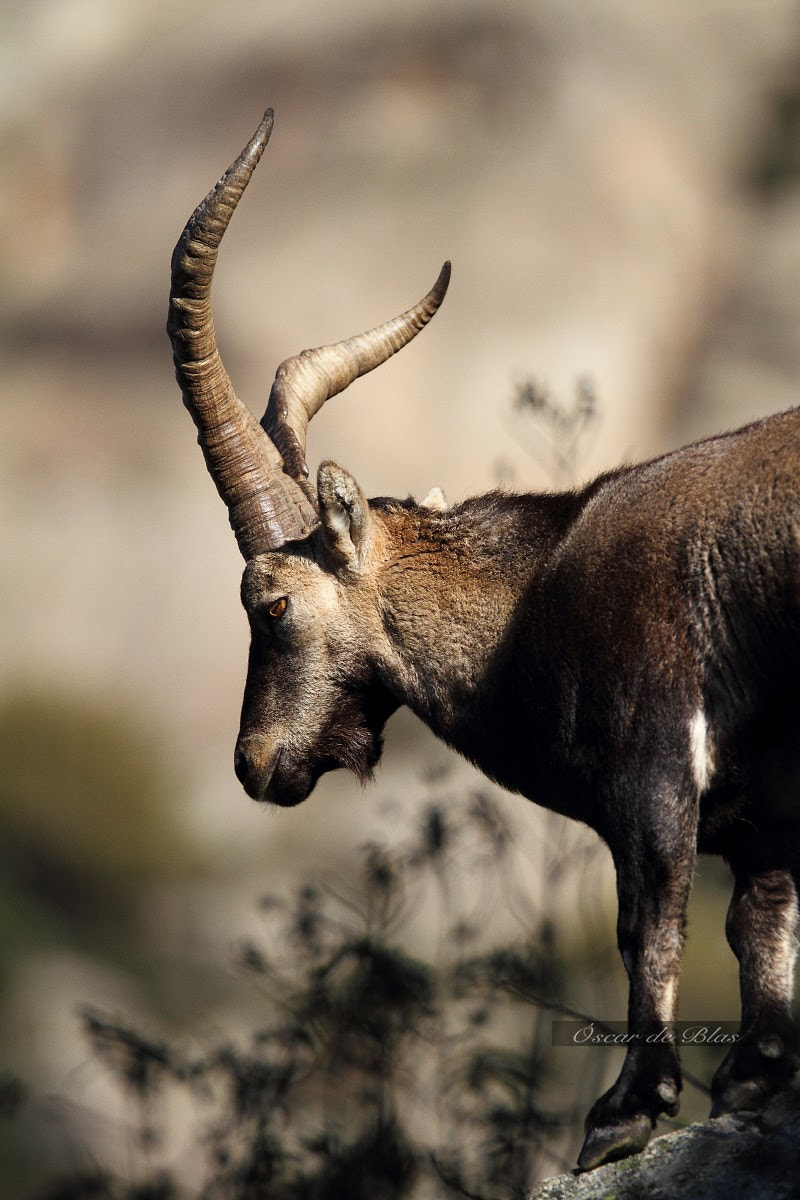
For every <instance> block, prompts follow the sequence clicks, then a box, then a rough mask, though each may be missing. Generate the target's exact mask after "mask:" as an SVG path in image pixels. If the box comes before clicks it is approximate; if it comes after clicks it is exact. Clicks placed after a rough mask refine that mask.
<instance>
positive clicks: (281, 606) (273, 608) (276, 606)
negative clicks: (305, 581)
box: [267, 596, 289, 617]
mask: <svg viewBox="0 0 800 1200" xmlns="http://www.w3.org/2000/svg"><path fill="white" fill-rule="evenodd" d="M288 604H289V601H288V600H287V599H286V597H285V596H281V598H280V600H273V601H272V604H270V605H269V606H268V607H267V612H268V613H269V615H270V616H271V617H282V616H283V614H284V613H285V612H286V608H287V605H288Z"/></svg>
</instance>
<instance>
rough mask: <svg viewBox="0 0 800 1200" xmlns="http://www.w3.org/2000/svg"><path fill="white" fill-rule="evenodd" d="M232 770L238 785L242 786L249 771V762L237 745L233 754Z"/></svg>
mask: <svg viewBox="0 0 800 1200" xmlns="http://www.w3.org/2000/svg"><path fill="white" fill-rule="evenodd" d="M233 769H234V771H235V772H236V778H237V779H238V780H239V783H241V784H242V785H244V781H245V779H246V778H247V776H248V773H249V771H250V760H249V759H248V757H247V755H246V754H245V752H244V750H242V748H241V746H239V745H237V747H236V749H235V750H234V752H233Z"/></svg>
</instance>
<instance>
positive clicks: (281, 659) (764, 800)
mask: <svg viewBox="0 0 800 1200" xmlns="http://www.w3.org/2000/svg"><path fill="white" fill-rule="evenodd" d="M270 129H271V116H270V115H268V117H267V118H265V121H264V123H262V126H261V127H260V129H259V131H258V132H257V134H256V135H255V137H254V139H253V140H252V142H251V143H250V144H249V146H248V147H247V148H246V149H245V151H243V153H242V155H241V156H240V157H239V158H238V159H237V160H236V162H235V163H234V164H233V166H232V167H231V168H230V170H229V172H228V173H227V174H226V176H225V177H223V179H222V180H221V181H220V184H219V185H217V188H216V189H215V190H214V191H213V192H212V193H210V194H209V196H208V197H207V198H206V200H205V201H204V202H203V204H202V205H201V206H200V208H199V209H198V210H197V212H196V213H195V214H194V216H193V217H192V219H191V220H190V222H189V225H188V226H187V229H186V231H185V232H184V235H183V238H182V239H181V241H180V242H179V244H178V246H177V247H176V254H175V258H174V260H173V292H172V298H171V310H170V325H169V328H170V333H171V336H172V339H173V346H174V349H175V360H176V366H177V372H178V378H179V381H180V383H181V386H182V388H183V391H184V399H185V402H186V404H187V407H188V408H189V409H190V411H191V412H192V415H193V417H194V419H195V422H196V424H197V426H198V429H199V431H200V441H201V444H202V445H203V448H204V451H205V454H206V461H207V463H208V465H209V469H210V470H211V473H212V475H213V476H214V479H215V482H216V483H217V487H218V489H219V491H220V494H221V495H222V496H223V498H224V499H225V500H226V503H227V504H228V507H229V510H230V514H231V523H232V524H233V527H234V530H235V532H236V535H237V538H238V540H239V544H240V547H241V548H242V551H243V554H244V556H245V558H246V560H247V563H246V567H245V572H244V578H243V582H242V600H243V603H244V606H245V609H246V611H247V614H248V617H249V621H250V626H251V633H252V640H251V649H250V661H249V668H248V676H247V683H246V687H245V696H244V705H243V711H242V721H241V730H240V735H239V739H238V743H237V748H236V759H235V767H236V772H237V775H238V776H239V778H240V780H241V781H242V783H243V785H244V787H245V790H246V791H247V792H248V794H249V795H251V796H253V797H254V798H257V799H261V800H266V801H271V802H273V803H275V804H280V805H284V806H290V805H294V804H297V803H299V802H300V801H302V800H304V799H305V798H306V797H307V796H308V795H309V793H310V792H311V790H312V789H313V787H314V785H315V784H316V782H317V780H318V779H319V777H320V776H321V775H322V774H323V773H324V772H325V771H328V770H330V769H333V768H336V767H341V766H344V767H348V768H350V769H352V770H353V771H355V773H356V774H357V775H358V776H359V777H361V778H362V779H364V778H366V777H368V776H369V774H370V772H371V770H372V768H373V767H374V766H375V764H376V763H377V761H378V759H379V757H380V753H381V734H382V730H383V726H384V724H385V722H386V720H387V718H388V717H389V716H390V715H391V713H392V712H393V711H394V710H395V709H396V708H398V707H399V706H400V705H402V704H407V705H408V706H409V707H410V708H411V709H413V711H414V712H416V713H417V714H418V715H419V716H420V717H421V718H422V719H423V720H424V721H425V722H426V723H427V724H428V725H429V726H430V728H431V729H432V730H433V731H434V732H435V733H436V734H438V735H439V736H440V737H441V738H443V739H444V740H445V741H446V742H448V743H449V744H450V745H451V746H453V747H454V748H455V749H456V750H458V751H460V752H461V753H462V754H464V755H465V756H466V757H467V758H469V759H471V760H472V761H473V762H474V763H475V764H476V765H477V766H478V767H480V769H481V770H483V771H484V772H485V773H486V774H487V775H489V776H490V777H491V778H492V779H495V780H496V781H497V782H498V783H500V784H502V785H503V786H504V787H506V788H508V789H510V790H511V791H515V792H519V793H521V794H522V795H524V796H527V797H529V798H530V799H532V800H535V801H537V802H538V803H539V804H542V805H544V806H546V807H547V808H550V809H553V810H556V811H558V812H561V813H564V814H566V815H568V816H571V817H574V818H578V819H579V820H582V821H584V822H586V823H587V824H588V825H590V826H591V827H592V828H593V829H595V830H596V831H597V832H598V833H599V834H600V836H601V837H602V838H604V840H605V841H606V842H607V844H608V846H609V847H610V850H611V853H612V855H613V859H614V863H615V866H616V872H617V887H618V898H619V920H618V937H619V945H620V950H621V952H622V957H623V961H624V963H625V967H626V969H627V971H628V975H629V977H630V1002H629V1014H628V1015H629V1023H630V1028H631V1032H640V1033H645V1032H647V1031H650V1030H651V1029H652V1027H653V1025H661V1024H663V1023H665V1022H670V1021H672V1020H674V1019H675V1016H676V1010H677V995H678V988H677V984H678V972H679V965H680V957H681V949H682V944H683V936H684V923H685V912H686V904H687V900H688V896H689V891H690V886H691V880H692V875H693V871H694V864H695V857H696V854H697V852H698V851H700V852H709V853H714V854H721V855H723V856H724V857H725V858H726V859H727V861H728V862H729V863H730V865H731V867H732V869H733V873H734V876H735V890H734V895H733V899H732V901H731V906H730V910H729V913H728V923H727V934H728V939H729V941H730V944H731V946H732V947H733V950H734V951H735V953H736V955H737V956H738V958H739V962H740V968H741V991H742V1036H741V1040H740V1041H739V1042H738V1044H737V1045H736V1046H734V1048H733V1049H732V1051H731V1053H730V1054H729V1055H728V1058H727V1059H726V1060H725V1062H724V1063H723V1064H722V1066H721V1067H720V1069H719V1070H718V1072H717V1074H716V1076H715V1079H714V1084H713V1095H714V1107H715V1110H716V1111H718V1112H722V1111H728V1110H736V1109H742V1108H753V1107H756V1108H757V1107H759V1106H761V1105H762V1104H763V1103H764V1102H765V1101H766V1099H767V1098H768V1097H769V1096H770V1095H771V1094H772V1092H774V1091H775V1090H776V1089H777V1088H779V1087H781V1086H782V1085H784V1084H785V1082H786V1081H787V1080H788V1078H789V1077H790V1076H791V1074H792V1073H793V1071H794V1069H795V1068H796V1066H797V1057H796V1038H795V1033H794V1027H793V1025H792V1021H791V1013H790V1006H791V994H792V983H793V973H794V962H795V956H796V951H797V946H798V933H799V932H800V930H799V927H798V926H799V920H798V885H799V883H800V829H799V828H798V825H799V823H800V736H799V735H800V683H799V682H798V680H800V506H799V505H798V497H799V496H800V411H792V412H788V413H783V414H780V415H778V416H775V417H770V418H767V419H765V420H763V421H760V422H757V423H755V424H753V425H750V426H748V427H746V428H744V429H741V430H738V431H737V432H735V433H731V434H726V435H723V436H721V437H718V438H712V439H709V440H707V441H704V442H699V443H697V444H695V445H692V446H688V447H686V448H684V449H682V450H679V451H677V452H675V453H673V454H669V455H666V456H664V457H663V458H660V459H657V460H655V461H653V462H650V463H645V464H643V465H640V466H635V467H625V468H622V469H620V470H618V471H613V472H610V473H608V474H606V475H603V476H601V477H600V478H598V479H596V480H595V481H593V482H592V483H591V484H589V485H588V486H587V487H585V488H583V489H580V490H577V491H573V492H566V493H561V494H538V495H511V494H505V493H498V492H495V493H490V494H489V495H486V496H481V497H477V498H474V499H470V500H467V501H465V502H464V503H462V504H459V505H456V506H455V507H453V508H447V507H446V505H445V503H444V500H443V497H442V496H441V493H438V492H433V493H431V495H430V496H429V497H428V498H426V500H425V501H423V502H422V503H421V504H417V503H415V502H414V501H411V500H402V501H399V500H389V499H378V500H371V501H368V500H367V499H366V498H365V497H364V495H363V494H362V492H361V490H360V488H359V487H358V484H357V483H356V482H355V480H354V479H353V478H352V476H350V475H349V474H348V473H347V472H346V471H345V470H344V469H343V468H341V467H339V466H336V465H335V464H334V463H330V462H328V463H323V465H322V466H321V467H320V469H319V473H318V478H317V486H316V489H314V488H312V487H310V485H309V484H308V481H307V471H306V468H305V461H304V452H305V429H306V425H307V422H308V420H309V419H310V417H311V416H313V414H314V413H315V412H316V411H317V410H318V409H319V407H321V405H322V404H323V403H324V402H325V400H326V399H327V398H328V397H329V396H331V395H333V394H334V393H335V392H336V391H340V390H342V388H343V387H344V386H346V385H347V383H349V382H350V381H351V380H352V379H354V378H355V377H356V376H357V375H359V374H363V373H364V372H365V371H366V370H370V369H371V368H372V367H374V366H376V365H378V363H379V362H382V361H384V360H385V358H387V357H388V356H389V354H391V353H393V352H394V350H396V349H398V348H399V347H400V346H401V345H404V344H405V343H406V342H407V341H408V340H410V338H411V337H413V336H414V334H415V333H416V332H417V331H418V330H419V329H420V328H421V327H422V326H423V325H424V324H425V323H426V322H427V320H429V319H430V317H431V316H432V315H433V313H434V312H435V310H436V308H437V307H438V304H439V303H440V302H441V299H442V298H443V295H444V292H445V290H446V286H447V278H448V269H447V266H446V267H445V269H444V270H443V272H442V275H441V276H440V278H439V280H438V281H437V284H436V285H435V287H434V289H433V290H432V291H431V292H430V293H429V294H428V296H427V297H425V299H424V300H423V301H421V302H420V304H419V305H417V306H416V307H415V308H414V309H411V310H409V312H408V313H406V314H404V315H403V317H401V318H397V319H396V320H395V321H392V322H389V323H388V324H387V325H386V326H382V327H380V328H379V329H377V330H374V331H372V333H371V334H368V335H361V337H359V338H353V339H350V340H349V341H348V342H345V343H340V344H339V345H338V346H335V347H326V348H324V349H322V350H320V351H313V352H307V351H306V352H304V353H303V354H302V355H300V356H298V358H296V359H290V360H287V362H286V363H284V364H282V366H281V368H280V369H279V371H278V376H277V378H276V383H275V385H274V386H273V391H272V394H271V397H270V403H269V407H268V409H267V413H266V416H265V418H264V422H262V425H263V428H259V426H258V425H257V424H256V422H255V420H254V419H253V418H252V416H250V414H249V412H248V410H246V409H245V408H244V406H243V405H241V404H240V402H239V401H238V400H237V399H236V397H235V395H234V393H233V389H232V386H231V384H230V381H229V380H228V377H227V375H226V374H225V372H224V369H223V368H222V364H221V362H220V361H219V357H218V355H217V351H216V342H215V340H214V332H213V324H212V321H211V310H210V285H211V275H212V272H213V267H214V262H215V258H216V250H217V247H218V245H219V240H220V238H221V236H222V233H223V232H224V229H225V227H226V226H227V221H228V219H229V217H230V214H231V212H232V211H233V208H234V207H235V204H236V202H237V201H238V199H239V197H240V196H241V192H242V191H243V189H244V187H245V186H246V183H247V182H248V180H249V178H250V175H251V174H252V170H253V169H254V167H255V163H256V162H257V161H258V158H259V157H260V154H261V151H262V150H263V146H264V145H265V143H266V140H267V138H268V136H269V132H270ZM267 433H268V434H269V436H267ZM679 1091H680V1068H679V1063H678V1057H677V1053H676V1050H675V1048H674V1047H673V1046H672V1045H671V1044H669V1043H665V1042H664V1041H661V1040H659V1041H657V1042H653V1041H650V1042H648V1041H646V1040H645V1038H644V1037H643V1038H642V1039H641V1041H639V1042H636V1043H633V1044H632V1045H631V1046H630V1048H629V1050H628V1053H627V1057H626V1060H625V1064H624V1066H623V1070H622V1073H621V1075H620V1078H619V1079H618V1081H617V1082H616V1084H615V1085H614V1086H613V1087H612V1088H611V1089H610V1091H609V1092H607V1093H606V1095H605V1096H603V1097H602V1098H601V1099H600V1100H599V1101H598V1102H597V1103H596V1104H595V1105H594V1107H593V1109H592V1111H591V1113H590V1114H589V1117H588V1118H587V1134H586V1140H585V1143H584V1147H583V1150H582V1152H581V1156H580V1160H579V1161H580V1165H581V1166H583V1167H591V1166H594V1165H597V1164H598V1163H600V1162H603V1161H606V1160H607V1159H610V1158H615V1157H620V1156H623V1155H625V1154H629V1153H632V1152H633V1151H635V1150H637V1149H639V1148H641V1147H642V1146H643V1145H644V1144H645V1143H646V1142H647V1140H648V1138H649V1136H650V1133H651V1130H652V1128H653V1126H654V1123H655V1120H656V1118H657V1116H658V1115H659V1113H662V1112H667V1113H674V1112H676V1111H677V1106H678V1097H679Z"/></svg>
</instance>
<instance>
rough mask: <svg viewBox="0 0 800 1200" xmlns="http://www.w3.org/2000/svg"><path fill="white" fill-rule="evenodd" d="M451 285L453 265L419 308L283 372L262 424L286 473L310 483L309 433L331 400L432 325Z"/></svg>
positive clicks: (292, 361) (297, 360)
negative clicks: (320, 411)
mask: <svg viewBox="0 0 800 1200" xmlns="http://www.w3.org/2000/svg"><path fill="white" fill-rule="evenodd" d="M449 282H450V263H449V262H446V263H445V264H444V266H443V267H442V269H441V271H440V272H439V277H438V279H437V280H436V283H435V284H434V285H433V287H432V288H431V290H430V291H429V292H428V294H427V295H426V296H423V298H422V300H420V302H419V303H418V304H415V305H414V307H413V308H409V309H408V311H407V312H404V313H402V314H401V315H400V316H399V317H394V318H393V319H392V320H391V321H387V322H386V323H385V324H383V325H378V326H376V327H375V328H374V329H371V330H370V331H369V332H368V333H361V334H358V335H357V336H356V337H351V338H347V339H346V340H345V341H343V342H336V344H335V345H332V346H320V347H319V348H318V349H316V350H303V351H301V353H300V354H296V355H294V357H292V358H287V359H286V360H285V361H284V362H282V363H281V365H280V366H279V367H278V370H277V373H276V375H275V382H274V383H273V385H272V390H271V391H270V394H269V401H268V403H267V411H266V412H265V413H264V417H263V419H262V421H261V424H262V426H263V428H264V429H265V430H266V432H267V433H268V434H269V437H270V439H271V440H272V441H273V442H274V444H275V445H276V446H277V448H278V450H279V451H280V454H281V457H282V459H283V464H284V470H285V471H287V472H288V473H289V475H291V476H292V478H293V479H294V480H296V481H297V482H298V483H300V484H302V483H303V482H304V481H305V480H306V479H307V477H308V466H307V465H306V460H305V459H306V429H307V427H308V423H309V421H310V420H311V418H312V417H313V416H314V414H315V413H318V412H319V410H320V409H321V408H322V406H323V404H324V403H325V401H326V400H330V398H331V396H335V395H336V394H337V392H342V391H344V389H345V388H346V387H348V386H349V384H351V383H352V382H353V380H354V379H358V378H359V376H361V375H366V374H367V372H368V371H372V370H374V368H375V367H379V366H380V365H381V363H384V362H386V360H387V358H391V356H392V355H393V354H396V353H397V351H398V350H402V348H403V346H406V345H407V344H408V343H409V342H410V341H411V339H412V338H414V337H416V336H417V334H418V333H419V332H420V330H421V329H424V328H425V326H426V325H427V324H428V322H429V321H430V319H431V317H432V316H433V315H434V313H435V312H436V310H437V309H438V308H439V305H440V304H441V303H442V301H443V300H444V298H445V294H446V292H447V285H448V284H449Z"/></svg>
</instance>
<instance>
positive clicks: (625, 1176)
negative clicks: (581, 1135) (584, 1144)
mask: <svg viewBox="0 0 800 1200" xmlns="http://www.w3.org/2000/svg"><path fill="white" fill-rule="evenodd" d="M677 1196H690V1197H691V1198H692V1200H734V1198H738V1197H747V1200H790V1198H792V1197H797V1196H800V1085H795V1087H794V1089H793V1090H792V1091H791V1092H788V1093H785V1094H784V1095H782V1096H779V1097H777V1098H776V1099H775V1100H773V1101H772V1103H771V1104H770V1105H769V1106H768V1107H767V1109H766V1110H765V1111H764V1112H763V1113H761V1114H758V1115H755V1114H751V1113H742V1114H739V1115H738V1116H725V1117H718V1118H717V1119H716V1120H714V1121H705V1122H703V1123H698V1124H696V1125H689V1126H688V1127H687V1128H686V1129H681V1130H678V1131H677V1132H675V1133H669V1134H666V1135H665V1136H664V1137H659V1138H656V1139H655V1140H654V1141H652V1142H651V1143H650V1145H649V1146H648V1147H647V1149H646V1150H643V1151H642V1153H641V1154H637V1155H634V1156H633V1157H632V1158H628V1159H624V1160H623V1161H622V1162H618V1163H608V1164H607V1165H606V1166H604V1167H598V1168H597V1169H596V1170H595V1171H589V1172H587V1173H586V1174H585V1175H559V1176H557V1177H556V1178H553V1179H548V1180H546V1181H545V1182H544V1183H542V1184H540V1185H539V1186H538V1187H537V1188H535V1189H534V1190H533V1191H532V1192H531V1193H529V1197H528V1200H643V1198H644V1197H647V1200H674V1197H677Z"/></svg>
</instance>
